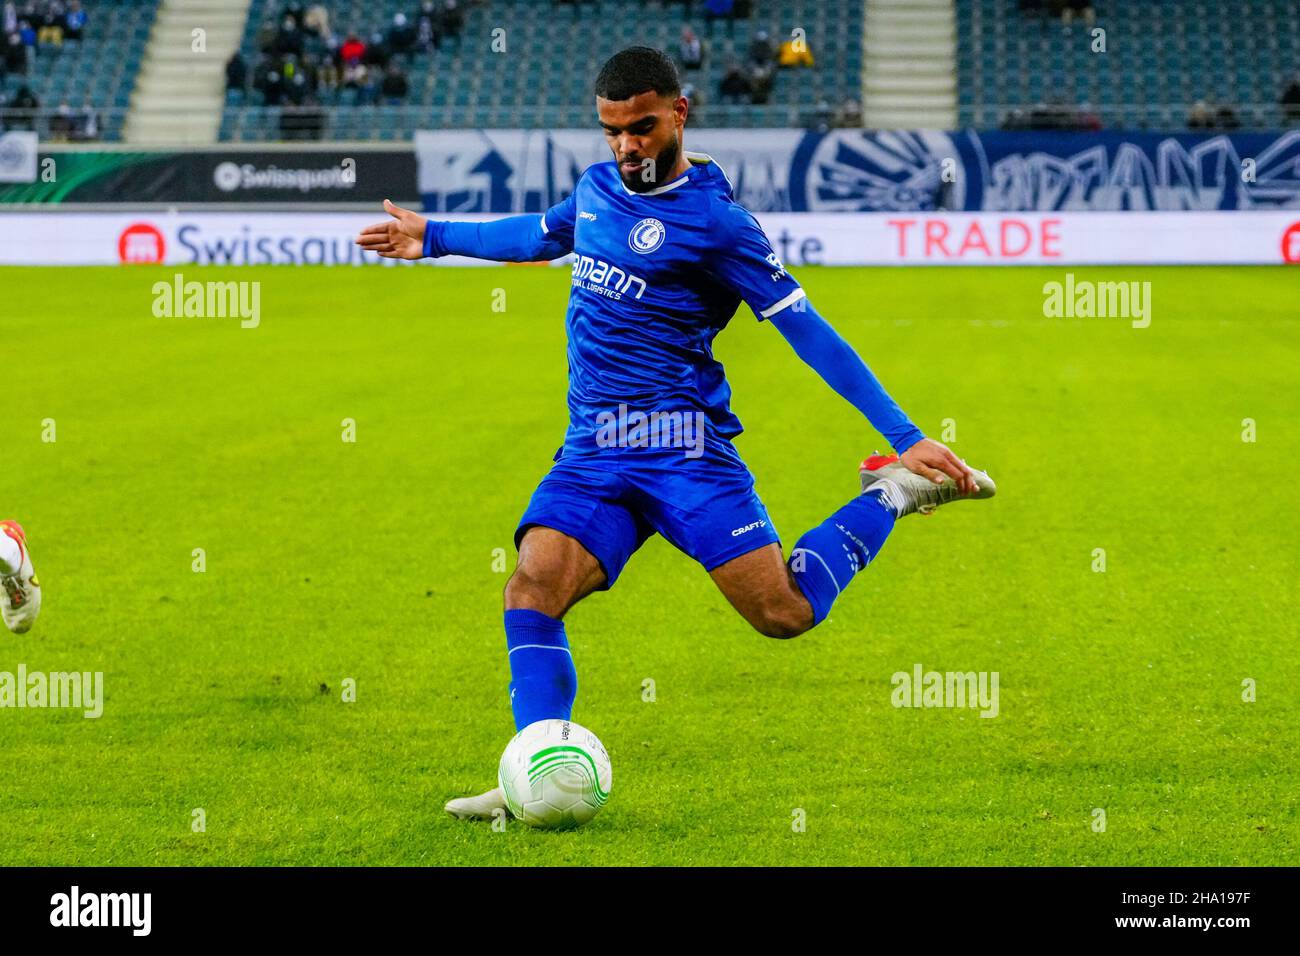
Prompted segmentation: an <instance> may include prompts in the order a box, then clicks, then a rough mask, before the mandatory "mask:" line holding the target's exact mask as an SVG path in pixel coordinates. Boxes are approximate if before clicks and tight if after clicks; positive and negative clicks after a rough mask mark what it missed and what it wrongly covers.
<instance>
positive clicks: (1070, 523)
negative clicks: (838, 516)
mask: <svg viewBox="0 0 1300 956" xmlns="http://www.w3.org/2000/svg"><path fill="white" fill-rule="evenodd" d="M184 271H185V274H186V278H187V279H200V280H208V279H238V280H257V281H260V282H261V283H262V289H261V313H262V314H261V324H260V326H259V327H258V328H256V329H241V328H240V327H239V323H238V321H237V320H233V319H184V318H175V319H170V318H155V317H154V316H153V314H152V312H151V303H152V301H153V295H152V292H151V287H152V285H153V283H154V282H156V281H159V280H170V279H171V276H172V275H173V274H174V272H175V270H173V269H144V268H133V269H75V270H73V269H68V270H56V269H52V270H35V269H27V270H22V269H12V268H11V269H0V289H3V290H4V307H3V319H0V328H3V330H4V333H5V341H6V344H7V346H8V351H7V361H6V362H5V370H6V392H7V395H8V400H7V402H6V408H5V425H6V434H7V438H8V440H7V443H6V446H5V455H4V462H5V467H4V469H3V470H2V472H0V475H2V477H0V491H2V493H0V512H3V513H4V514H3V515H0V517H10V516H12V517H16V518H18V519H19V520H21V521H23V522H24V523H25V525H26V527H27V530H28V533H29V536H30V539H31V544H32V550H33V553H34V555H35V558H36V565H37V570H38V571H39V573H40V575H41V578H42V580H43V583H44V594H45V607H44V611H43V614H42V617H41V619H40V621H39V622H38V623H37V626H36V627H35V628H34V629H33V630H32V632H30V633H29V634H26V635H9V634H7V633H5V634H4V635H3V637H0V670H7V671H13V670H15V669H16V667H17V665H18V664H19V663H23V664H25V665H26V667H27V669H28V670H29V671H63V670H77V671H103V672H104V684H105V692H106V702H105V705H104V713H103V716H102V717H101V718H99V719H98V720H90V719H85V718H83V717H82V716H81V715H80V714H79V713H73V712H70V711H66V710H49V709H47V710H31V709H26V710H17V709H3V710H0V753H2V754H3V759H2V760H0V864H90V865H110V864H111V865H120V864H326V865H332V864H420V865H425V864H505V865H514V864H581V865H599V864H721V865H731V864H791V865H807V864H881V865H911V864H927V865H936V864H1058V865H1105V864H1109V865H1116V864H1137V865H1164V864H1229V865H1231V864H1266V865H1267V864H1295V863H1297V862H1300V834H1298V833H1297V806H1296V804H1297V795H1298V794H1300V769H1297V762H1296V754H1297V753H1298V752H1300V693H1298V692H1297V688H1300V655H1298V654H1297V645H1298V641H1297V637H1298V633H1297V597H1296V595H1297V581H1300V568H1298V567H1297V563H1298V562H1297V541H1298V540H1300V508H1297V506H1296V503H1295V485H1296V476H1295V472H1296V466H1297V462H1300V430H1298V423H1300V388H1297V371H1298V370H1300V314H1298V312H1297V308H1296V305H1297V302H1300V295H1298V294H1297V292H1298V289H1300V286H1298V285H1297V273H1296V272H1294V271H1288V270H1287V269H1284V268H1279V269H1264V268H1254V269H1147V268H1144V269H1138V270H1133V269H1130V270H1094V269H1076V270H1074V271H1075V273H1076V276H1077V277H1078V278H1080V279H1084V278H1088V279H1104V278H1115V279H1123V280H1129V279H1141V280H1147V281H1150V282H1151V283H1152V300H1153V319H1152V323H1151V326H1150V327H1149V328H1146V329H1135V328H1132V327H1131V326H1130V323H1129V322H1128V321H1127V320H1123V319H1048V318H1044V317H1043V308H1042V306H1043V292H1042V287H1043V283H1044V282H1046V281H1053V280H1055V281H1059V280H1062V279H1063V274H1062V272H1061V270H1036V269H1008V270H976V269H962V270H922V269H916V270H911V271H908V270H885V269H840V270H834V269H804V270H801V271H799V278H800V279H801V280H802V281H803V283H804V285H805V287H806V288H807V289H808V290H809V293H810V296H811V298H812V301H813V302H814V303H815V304H816V305H817V306H818V308H819V310H820V311H821V312H822V313H823V314H825V315H826V316H828V317H829V318H830V319H831V320H832V321H833V322H835V323H836V325H837V326H838V327H839V328H840V330H841V331H842V332H843V333H844V334H845V335H846V337H848V338H849V339H850V340H851V341H852V342H853V343H854V344H855V345H856V346H857V347H858V348H859V350H860V351H861V352H862V354H863V355H864V357H866V358H867V360H868V361H869V362H870V363H871V364H872V366H873V368H874V369H875V371H876V372H877V373H878V374H879V375H880V377H881V378H882V379H883V380H884V382H885V383H886V385H887V386H888V387H889V388H890V389H891V391H892V392H893V394H894V395H895V397H896V398H897V399H898V400H899V402H900V403H901V404H902V405H903V407H904V408H905V409H906V410H908V412H909V413H910V414H911V415H912V417H913V418H914V419H915V420H916V421H917V423H918V424H920V425H921V427H922V428H924V429H925V430H926V431H927V432H929V433H930V434H931V435H933V436H935V437H941V433H942V430H943V422H944V420H945V419H953V420H954V421H955V428H956V438H955V440H954V441H952V442H951V445H952V447H953V449H954V450H955V451H957V452H958V453H959V454H960V455H962V456H964V457H966V458H968V459H969V460H970V462H971V463H972V464H975V465H979V466H981V467H984V468H987V469H988V470H989V471H990V472H991V473H992V474H993V475H994V477H995V478H997V479H998V483H999V489H1000V491H999V496H998V498H997V499H995V500H994V501H992V502H989V503H987V504H983V503H981V504H978V505H977V504H959V505H956V506H955V507H952V508H949V509H945V510H944V511H943V512H941V513H940V514H938V515H936V516H934V517H933V518H929V519H919V518H908V519H906V520H905V521H903V522H901V523H900V525H899V527H898V529H897V530H896V532H895V534H894V535H893V536H892V537H891V539H890V542H889V544H888V545H887V547H886V549H885V553H884V555H883V556H882V558H881V559H880V561H879V562H877V563H875V564H873V565H872V567H871V568H870V569H868V570H867V571H866V572H865V573H864V574H863V575H862V576H861V577H860V579H859V580H858V582H857V583H856V584H855V585H854V587H853V588H852V589H851V590H850V591H848V592H846V594H845V596H844V597H843V598H842V599H841V601H840V603H839V604H837V605H836V607H835V610H834V612H833V614H832V616H831V619H830V620H829V621H827V622H826V623H825V624H823V625H822V626H821V627H819V628H817V629H816V630H815V631H813V632H811V633H810V634H808V635H805V636H803V637H801V638H798V639H797V640H794V641H773V640H768V639H766V638H762V637H760V636H758V635H757V634H755V633H753V632H751V631H750V630H749V629H748V628H747V626H746V625H745V624H744V623H743V622H742V621H741V620H740V619H739V617H737V616H736V615H735V614H734V613H733V612H732V611H731V609H730V608H729V607H728V606H727V605H726V603H725V601H724V600H723V598H722V597H721V596H720V595H719V594H718V593H717V592H716V591H715V589H714V587H713V585H712V584H711V582H710V581H709V579H708V577H707V576H706V575H705V574H704V573H703V572H702V571H701V570H700V569H699V568H698V567H697V566H696V565H694V564H692V563H691V562H690V561H689V560H688V559H687V558H685V557H684V556H682V555H680V554H678V553H677V552H675V551H673V550H672V548H671V547H670V546H668V545H666V544H665V543H664V542H663V541H661V540H657V539H656V540H653V541H651V542H650V543H649V544H648V545H647V546H646V547H645V548H644V549H643V550H642V551H641V552H640V553H639V554H638V555H637V556H636V557H635V558H634V559H633V561H632V562H631V564H630V565H629V567H628V569H627V571H626V573H625V574H624V577H623V578H622V580H621V581H620V582H619V584H618V587H617V588H615V589H614V590H613V591H611V592H609V593H607V594H599V595H597V596H595V597H593V598H592V599H590V600H589V601H587V602H585V603H583V604H581V605H580V606H578V607H577V608H575V609H574V610H573V611H572V612H571V614H570V615H569V617H568V631H569V637H570V641H571V644H572V647H573V652H574V656H575V658H576V661H577V665H578V671H579V678H580V689H579V695H578V702H577V706H576V708H575V711H574V718H575V719H576V720H578V721H580V722H581V723H583V724H585V725H587V726H589V727H591V728H592V729H593V730H595V731H596V732H597V733H598V734H599V735H600V736H601V738H602V739H603V741H604V743H605V745H606V746H607V747H608V749H609V751H610V755H611V757H612V759H613V764H614V790H613V796H612V799H611V801H610V803H609V805H608V806H607V807H606V809H605V810H604V811H603V813H602V814H601V815H600V816H599V817H598V818H597V820H596V821H595V822H594V823H593V824H592V825H590V826H589V827H587V828H586V829H584V830H581V831H578V832H574V833H565V834H558V833H544V832H537V831H530V830H528V829H526V828H524V827H523V826H521V825H518V824H512V825H510V826H509V827H507V828H506V830H505V832H501V833H498V832H494V831H493V830H492V829H491V828H490V827H487V826H475V825H470V824H464V823H458V822H456V821H453V820H451V819H450V818H447V817H445V816H444V815H443V813H442V810H441V807H442V804H443V802H444V801H445V800H446V799H447V798H448V797H450V796H456V795H461V794H466V793H470V792H478V791H479V790H481V789H484V788H486V787H487V786H489V785H491V783H492V782H493V780H494V779H495V766H496V759H497V756H498V755H499V753H500V751H501V748H502V747H503V746H504V744H505V742H506V740H507V739H508V738H509V737H510V735H511V733H512V732H513V730H512V725H511V722H510V710H509V705H508V701H507V698H506V690H505V688H506V683H507V680H508V671H507V664H506V660H505V654H504V637H503V634H502V631H501V625H500V592H501V589H502V586H503V584H504V582H505V574H503V573H501V572H499V571H498V570H495V569H494V567H493V564H494V549H505V551H506V552H507V554H508V563H509V565H510V567H513V561H514V552H513V548H512V547H511V533H512V531H513V529H514V525H515V522H516V520H517V518H518V516H519V514H520V512H521V511H522V509H523V506H524V504H525V503H526V501H527V498H528V495H529V494H530V493H531V491H532V489H533V487H534V486H535V484H536V483H537V481H538V480H539V479H540V478H541V477H542V475H543V474H544V473H545V471H546V469H547V467H548V465H549V463H550V460H551V456H552V454H553V452H554V451H555V448H556V446H557V445H558V443H559V441H560V438H561V436H562V433H563V429H564V424H565V410H564V389H565V383H566V372H565V359H564V328H563V311H564V304H565V300H566V295H567V272H566V270H562V269H544V268H510V269H467V270H443V269H391V270H390V269H378V268H367V269H346V268H339V269H325V268H301V269H291V268H287V267H282V268H278V269H272V268H267V269H251V268H249V269H228V270H202V269H198V268H186V269H185V270H184ZM496 288H504V289H505V290H506V311H505V312H504V313H499V312H494V311H493V310H492V302H493V290H494V289H496ZM718 352H719V356H720V358H721V359H722V360H723V361H724V362H725V363H726V365H727V367H728V370H729V373H730V377H731V381H732V385H733V388H734V391H735V400H734V403H733V404H734V408H735V409H736V411H737V413H738V414H739V415H740V417H741V419H742V420H743V421H744V422H745V424H746V426H747V431H746V433H745V434H744V435H743V436H741V438H740V439H739V440H738V442H737V444H738V447H739V449H740V452H741V454H742V455H743V456H744V457H745V458H746V460H747V461H748V463H749V464H750V466H751V468H752V469H753V470H754V472H755V474H756V475H757V476H758V490H759V492H760V493H761V494H762V495H763V497H764V499H765V501H766V503H767V505H768V508H769V509H770V511H771V513H772V517H773V519H774V521H775V522H776V525H777V527H778V529H779V530H780V531H781V533H782V537H783V539H784V541H785V542H786V545H787V547H788V546H789V544H790V543H791V542H793V540H794V539H795V537H797V536H798V534H799V533H801V532H802V531H803V530H805V529H806V528H808V527H810V526H811V525H813V524H815V523H817V522H819V521H821V520H822V519H823V518H824V517H825V516H826V515H827V514H829V513H830V512H831V511H832V510H834V509H835V508H837V507H838V506H839V505H841V504H842V503H843V502H844V501H845V500H847V498H848V497H849V496H850V495H851V494H852V493H853V492H854V491H855V490H856V487H857V484H856V482H857V477H856V473H855V466H856V464H857V462H858V461H859V460H860V459H861V458H862V457H863V455H864V454H865V453H869V452H871V451H873V450H874V449H876V448H878V447H882V445H883V442H882V441H881V440H880V439H879V438H878V436H876V435H875V433H874V432H872V431H871V430H870V429H869V428H868V427H867V426H866V424H865V423H864V422H863V421H862V420H861V419H860V417H859V416H858V415H857V413H856V412H854V411H853V410H852V409H851V408H850V407H849V406H848V405H847V404H845V403H844V402H842V401H841V400H840V399H839V398H838V397H836V396H835V395H834V394H833V393H831V392H830V391H829V390H828V389H827V388H826V387H825V386H824V385H823V384H822V383H821V382H820V381H819V380H818V379H817V378H816V376H815V375H814V374H813V373H812V372H811V371H810V370H808V369H807V368H805V367H804V366H802V365H801V364H799V362H798V360H797V358H796V357H795V356H794V354H793V353H792V352H791V351H790V350H789V348H788V346H786V345H785V343H784V342H783V340H782V339H781V338H780V336H779V335H778V334H777V333H776V331H775V330H774V329H771V328H769V327H768V326H767V325H766V324H758V323H756V322H755V321H754V320H753V317H752V315H751V314H750V313H749V311H748V309H742V311H741V313H740V314H738V316H737V318H736V319H735V320H734V321H733V323H732V326H731V327H730V328H729V329H728V330H727V331H726V332H725V333H724V334H723V335H722V336H721V337H720V339H719V345H718ZM348 418H350V419H354V420H355V423H356V441H355V442H354V443H349V442H344V441H343V440H342V437H341V436H342V431H343V425H342V422H343V420H344V419H348ZM1247 418H1249V419H1253V420H1254V421H1255V422H1256V427H1257V429H1258V433H1257V441H1255V442H1245V441H1243V437H1242V432H1243V424H1242V423H1243V419H1247ZM50 419H52V420H53V426H52V427H53V428H54V430H55V433H54V437H55V438H56V439H57V440H56V441H53V442H50V441H43V440H42V439H43V437H44V438H47V437H50V436H49V429H50V428H51V425H50V423H49V422H48V421H47V420H50ZM196 548H202V549H204V552H205V554H206V571H205V572H203V573H195V572H194V571H193V570H192V563H193V561H194V558H193V552H194V549H196ZM1098 548H1101V549H1105V558H1106V570H1105V571H1104V573H1099V572H1097V571H1094V569H1093V568H1094V561H1095V558H1094V549H1098ZM917 663H920V664H922V665H923V666H924V668H925V669H927V670H931V669H933V670H939V671H948V670H956V671H970V670H974V671H997V672H998V673H999V675H1000V691H1001V700H1000V713H999V714H998V716H997V717H996V718H994V719H980V718H979V717H977V716H976V713H975V712H974V711H969V710H967V711H960V710H951V709H928V710H927V709H919V710H918V709H897V708H894V707H893V706H891V704H890V694H891V690H892V688H891V683H890V677H891V675H892V674H894V673H895V672H897V671H910V670H911V669H912V667H913V665H915V664H917ZM349 678H350V679H352V680H355V682H356V701H355V702H353V703H347V702H344V701H343V700H342V699H341V696H342V694H341V692H342V688H343V687H344V681H345V679H349ZM1247 678H1250V679H1253V680H1254V681H1256V682H1257V700H1256V701H1255V702H1253V703H1252V702H1245V701H1243V699H1242V693H1243V690H1242V682H1243V680H1245V679H1247ZM646 679H652V680H653V681H654V682H655V691H656V694H655V696H656V700H655V701H654V702H646V701H644V700H643V699H642V697H643V694H642V688H643V682H644V681H645V680H646ZM198 808H201V809H202V810H203V813H204V818H205V821H206V829H205V830H204V832H194V831H193V829H192V826H191V823H192V819H193V816H192V814H193V811H194V810H196V809H198ZM1095 808H1101V809H1103V810H1104V811H1105V814H1106V827H1105V831H1104V832H1094V829H1093V822H1094V814H1093V811H1094V809H1095ZM800 809H801V810H803V811H804V812H805V814H806V831H805V832H795V830H794V828H793V827H792V819H793V814H794V812H795V811H796V810H800Z"/></svg>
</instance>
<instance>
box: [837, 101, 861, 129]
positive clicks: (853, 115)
mask: <svg viewBox="0 0 1300 956" xmlns="http://www.w3.org/2000/svg"><path fill="white" fill-rule="evenodd" d="M835 126H836V127H838V128H839V129H854V128H859V127H861V126H862V104H860V103H859V102H858V101H857V100H855V99H854V98H853V97H851V96H850V97H849V98H848V99H846V100H845V101H844V102H843V103H841V104H840V108H839V109H837V110H836V111H835Z"/></svg>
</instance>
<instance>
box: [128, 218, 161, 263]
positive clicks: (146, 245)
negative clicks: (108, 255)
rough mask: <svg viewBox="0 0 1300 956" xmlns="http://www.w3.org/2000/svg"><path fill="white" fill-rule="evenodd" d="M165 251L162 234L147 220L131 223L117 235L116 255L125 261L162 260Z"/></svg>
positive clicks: (146, 261)
mask: <svg viewBox="0 0 1300 956" xmlns="http://www.w3.org/2000/svg"><path fill="white" fill-rule="evenodd" d="M166 251H167V243H166V241H165V240H164V239H163V234H162V233H161V232H160V231H159V230H158V229H157V228H155V227H154V226H151V225H149V223H147V222H136V223H132V224H131V225H129V226H127V227H126V228H125V229H123V230H122V234H121V235H120V236H118V237H117V257H118V259H120V260H121V261H122V262H125V263H150V264H152V263H158V262H162V261H163V256H164V255H165V254H166Z"/></svg>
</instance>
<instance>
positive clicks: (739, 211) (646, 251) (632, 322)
mask: <svg viewBox="0 0 1300 956" xmlns="http://www.w3.org/2000/svg"><path fill="white" fill-rule="evenodd" d="M686 155H687V158H688V159H689V160H690V163H691V166H690V168H689V169H688V170H687V171H686V172H685V173H684V174H683V175H682V176H680V177H679V178H677V179H675V180H673V181H672V182H669V183H666V184H665V185H663V186H660V187H658V188H657V189H654V190H652V191H650V192H646V193H634V192H632V191H631V190H629V189H628V188H627V187H626V186H625V185H624V184H623V181H622V178H621V177H620V176H619V171H618V166H617V164H616V163H615V162H614V161H612V160H611V161H608V162H604V163H598V164H596V165H594V166H591V167H589V168H588V169H587V170H586V172H584V173H583V175H582V177H581V179H579V181H578V184H577V186H576V187H575V188H574V191H573V193H572V195H570V196H569V198H568V199H566V200H564V201H563V202H561V203H559V204H557V205H555V206H552V207H551V208H550V209H548V210H547V211H546V213H545V214H544V215H543V216H542V231H543V232H544V233H545V234H546V240H547V242H548V244H549V245H550V246H551V247H552V248H553V249H555V250H557V251H556V252H555V254H556V255H559V254H562V253H563V252H568V251H572V252H573V253H574V254H575V257H576V258H575V261H574V263H573V276H572V289H571V291H570V293H569V310H568V316H567V328H568V358H569V398H568V402H569V430H568V434H567V436H566V438H565V449H566V451H581V450H587V449H591V448H594V447H596V445H597V433H598V431H599V430H600V428H601V422H602V421H603V420H604V421H607V420H608V418H607V416H609V415H612V414H619V413H620V409H622V410H623V413H624V414H627V413H634V412H641V413H643V414H645V415H651V414H654V413H659V414H663V415H667V414H673V413H683V414H689V415H695V413H700V414H702V416H703V420H704V421H705V422H706V423H707V424H706V426H705V427H706V430H707V431H708V432H709V433H710V434H712V435H714V436H717V437H721V438H731V437H733V436H735V435H738V434H740V431H741V425H740V420H739V419H738V418H736V416H735V415H734V414H732V411H731V407H730V400H731V388H730V386H729V385H728V384H727V379H726V373H725V372H724V370H723V367H722V365H721V363H719V362H718V361H717V359H715V358H714V357H713V339H714V337H715V336H716V335H717V334H718V333H719V332H720V331H722V329H724V328H725V327H726V325H727V323H728V322H729V321H731V317H732V316H733V315H734V314H735V313H736V309H737V307H738V306H739V305H740V303H741V301H742V300H743V301H744V302H746V303H747V304H748V305H749V307H750V308H751V309H753V310H754V313H755V314H756V315H757V316H758V317H759V318H760V319H761V318H766V317H768V316H770V315H774V314H775V313H777V312H779V311H781V310H782V309H785V308H787V307H788V306H790V305H791V304H792V303H794V302H796V301H798V300H799V299H801V298H803V295H804V293H803V289H801V288H800V287H799V283H798V282H796V281H795V280H794V278H793V277H792V276H790V274H789V273H787V272H786V270H785V268H784V266H782V265H781V261H780V259H778V257H777V255H776V253H775V252H773V251H772V246H771V244H770V243H769V242H768V239H767V236H766V235H764V233H763V230H762V229H761V228H760V227H759V225H758V223H757V222H756V221H755V220H754V217H753V216H752V215H751V214H750V213H749V211H748V210H746V209H744V208H743V207H742V206H740V205H738V204H737V203H736V201H735V199H734V198H733V197H732V191H731V183H730V182H729V181H728V180H727V177H726V175H725V174H724V173H723V171H722V170H721V169H720V168H719V167H718V166H717V164H716V163H714V162H713V161H712V160H711V159H710V158H709V157H707V156H704V155H702V154H699V153H687V154H686ZM602 416H606V417H605V418H602ZM696 417H697V419H698V416H696Z"/></svg>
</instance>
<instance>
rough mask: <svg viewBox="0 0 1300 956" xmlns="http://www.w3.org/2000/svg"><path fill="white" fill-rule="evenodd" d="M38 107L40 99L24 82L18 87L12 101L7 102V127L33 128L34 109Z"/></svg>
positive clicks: (39, 106)
mask: <svg viewBox="0 0 1300 956" xmlns="http://www.w3.org/2000/svg"><path fill="white" fill-rule="evenodd" d="M40 108H41V101H40V100H38V99H37V98H36V94H35V93H33V92H32V88H31V87H30V86H28V85H27V84H26V83H24V84H23V85H22V86H20V87H18V92H17V93H15V94H14V98H13V102H12V103H10V104H9V129H23V130H32V129H35V128H36V125H35V124H36V111H37V110H38V109H40Z"/></svg>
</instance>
